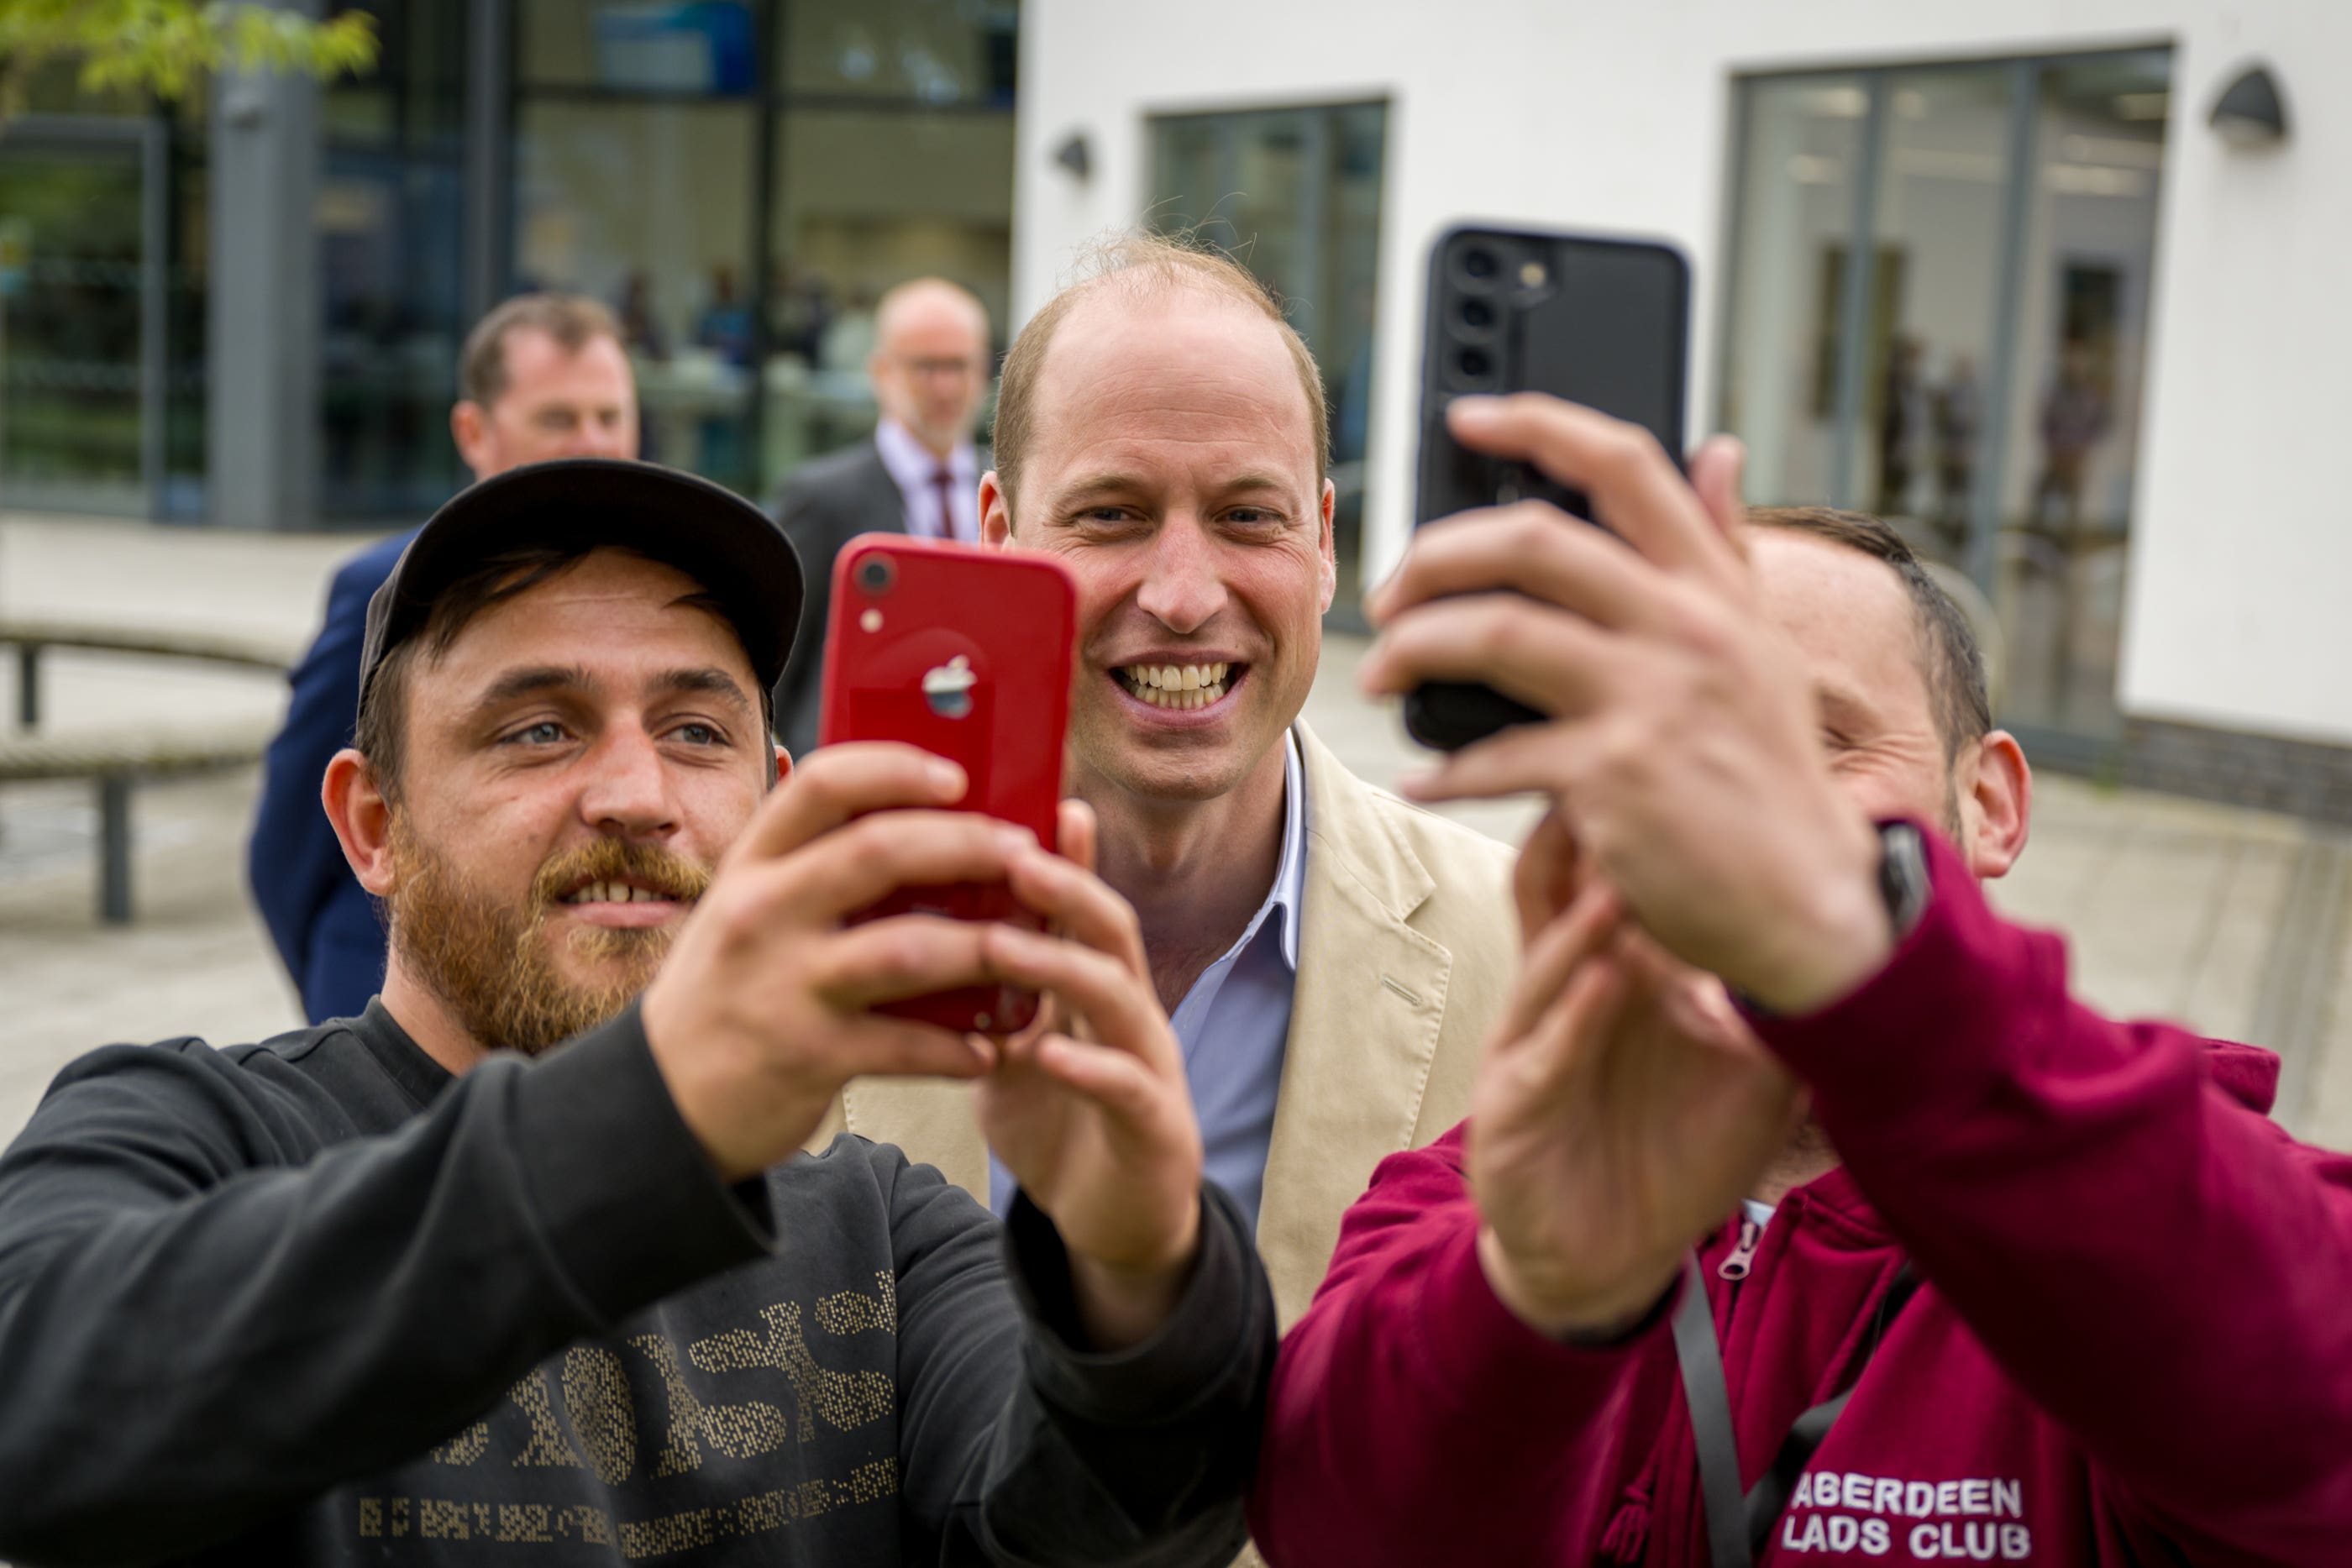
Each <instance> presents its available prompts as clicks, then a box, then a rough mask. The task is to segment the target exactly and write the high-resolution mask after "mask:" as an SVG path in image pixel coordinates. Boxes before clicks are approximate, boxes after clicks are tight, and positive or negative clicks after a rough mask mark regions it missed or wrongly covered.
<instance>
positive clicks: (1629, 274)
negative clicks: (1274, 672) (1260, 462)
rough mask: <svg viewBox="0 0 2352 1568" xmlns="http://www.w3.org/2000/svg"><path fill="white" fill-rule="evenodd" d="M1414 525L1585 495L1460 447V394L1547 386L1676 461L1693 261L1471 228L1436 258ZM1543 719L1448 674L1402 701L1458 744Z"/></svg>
mask: <svg viewBox="0 0 2352 1568" xmlns="http://www.w3.org/2000/svg"><path fill="white" fill-rule="evenodd" d="M1428 293H1429V299H1428V315H1427V318H1426V320H1425V322H1424V325H1423V336H1422V371H1421V459H1420V471H1419V475H1418V480H1419V483H1418V485H1417V486H1416V495H1415V500H1414V507H1413V523H1414V526H1415V527H1418V526H1420V525H1421V524H1423V523H1427V522H1433V521H1434V520H1435V519H1437V518H1439V517H1451V516H1453V515H1454V513H1456V512H1462V511H1467V510H1469V509H1471V508H1473V507H1492V506H1496V505H1499V504H1503V503H1507V502H1510V501H1516V500H1520V499H1534V500H1544V501H1549V502H1550V503H1551V504H1552V505H1554V506H1556V507H1559V509H1560V510H1561V511H1563V512H1566V513H1567V514H1569V515H1570V517H1590V515H1591V512H1590V507H1588V505H1587V503H1586V500H1585V497H1583V496H1582V495H1580V494H1579V493H1578V492H1576V491H1574V490H1570V489H1569V488H1568V487H1566V486H1562V485H1559V484H1557V483H1555V482H1553V481H1552V480H1551V479H1549V478H1548V477H1547V476H1544V475H1543V474H1542V473H1541V472H1540V471H1538V470H1537V469H1536V468H1535V467H1533V466H1532V465H1528V464H1525V463H1519V462H1516V461H1511V460H1507V459H1500V458H1494V457H1488V456H1486V455H1483V454H1479V453H1475V452H1469V451H1465V449H1463V448H1462V447H1460V446H1458V445H1456V444H1454V437H1453V435H1452V434H1450V433H1449V432H1448V431H1447V430H1446V428H1445V405H1446V404H1447V403H1448V402H1452V401H1453V399H1454V398H1455V397H1456V396H1459V395H1461V394H1463V393H1465V392H1550V393H1552V394H1553V395H1555V396H1557V397H1562V398H1566V399H1567V400H1569V401H1570V402H1580V403H1584V404H1587V405H1588V406H1591V407H1593V408H1597V409H1599V410H1601V412H1602V413H1611V414H1615V415H1616V416H1617V417H1619V418H1620V419H1630V420H1632V421H1633V422H1634V423H1637V424H1640V425H1642V426H1643V427H1644V428H1646V429H1647V430H1648V431H1649V432H1650V433H1651V434H1653V435H1655V436H1656V437H1657V438H1658V440H1659V442H1660V444H1663V445H1664V447H1665V449H1666V450H1667V451H1668V452H1669V453H1671V454H1673V455H1675V458H1676V459H1677V460H1679V459H1680V458H1681V455H1682V451H1683V403H1684V384H1685V378H1686V375H1687V361H1688V358H1689V332H1690V264H1689V263H1688V262H1687V261H1685V259H1684V257H1683V255H1682V253H1681V252H1680V251H1678V250H1675V248H1674V247H1673V246H1666V245H1660V244H1656V243H1654V242H1651V241H1644V240H1627V239H1612V238H1605V237H1601V236H1598V235H1573V234H1558V233H1550V232H1547V231H1542V230H1535V229H1507V228H1500V227H1493V226H1486V225H1463V226H1461V227H1458V228H1453V229H1449V230H1447V231H1446V232H1445V233H1444V234H1443V235H1439V236H1438V239H1437V243H1436V244H1435V245H1434V246H1432V247H1431V249H1430V254H1429V289H1428ZM1541 717H1542V715H1540V714H1538V713H1537V712H1536V711H1535V710H1534V709H1533V708H1530V707H1528V706H1525V705H1523V704H1521V703H1518V702H1516V701H1514V700H1512V699H1511V698H1509V697H1507V696H1505V695H1502V694H1501V693H1500V692H1496V691H1494V690H1492V689H1490V688H1488V687H1486V686H1480V685H1466V684H1463V683H1456V682H1444V683H1438V684H1433V685H1426V686H1423V687H1421V688H1420V689H1418V690H1416V691H1414V692H1412V693H1411V694H1409V695H1407V696H1406V698H1405V705H1404V718H1405V728H1406V729H1407V730H1408V731H1409V732H1410V733H1411V734H1412V737H1413V738H1414V739H1416V740H1418V741H1420V742H1421V743H1422V744H1423V745H1424V746H1433V747H1439V748H1440V749H1442V750H1446V751H1454V750H1458V749H1460V748H1461V747H1465V746H1467V745H1469V744H1470V743H1471V742H1473V741H1475V740H1482V739H1484V738H1486V737H1487V736H1490V735H1492V734H1494V733H1495V732H1496V730H1498V729H1502V728H1504V727H1507V726H1509V725H1513V724H1524V723H1527V722H1528V721H1530V720H1534V719H1539V718H1541Z"/></svg>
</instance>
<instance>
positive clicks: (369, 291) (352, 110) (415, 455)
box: [316, 0, 467, 521]
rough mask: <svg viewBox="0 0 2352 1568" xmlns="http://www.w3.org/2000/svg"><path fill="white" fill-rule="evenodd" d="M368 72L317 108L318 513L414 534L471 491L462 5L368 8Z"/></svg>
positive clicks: (388, 1) (408, 0)
mask: <svg viewBox="0 0 2352 1568" xmlns="http://www.w3.org/2000/svg"><path fill="white" fill-rule="evenodd" d="M364 9H366V10H369V11H372V12H373V13H374V14H375V17H376V26H377V29H378V35H379V37H381V38H382V40H383V53H382V56H381V57H380V59H379V61H378V64H377V68H376V69H375V70H373V72H370V73H369V74H367V75H365V76H362V77H359V78H344V79H341V80H338V81H336V82H334V83H332V84H331V85H330V86H329V87H328V88H326V89H325V90H324V91H322V92H321V93H320V103H319V118H320V128H321V130H322V131H323V132H324V137H325V143H326V146H325V153H324V156H323V158H322V161H321V163H320V171H319V192H318V202H317V214H316V222H317V226H318V235H319V263H320V271H319V290H320V333H319V356H320V365H319V393H320V419H321V422H322V423H321V425H320V447H319V460H320V484H319V502H320V509H321V510H322V511H323V512H324V513H325V514H326V515H327V516H329V517H337V518H352V519H359V520H363V521H413V520H415V518H416V517H419V516H421V515H423V514H425V513H428V512H430V511H431V510H432V509H433V508H434V507H437V506H438V505H440V504H441V502H442V501H443V500H445V499H446V498H447V497H448V496H449V494H450V493H451V492H452V491H454V490H455V489H457V486H459V485H460V484H462V483H463V482H464V479H465V472H464V470H463V468H461V467H460V466H459V465H458V462H457V448H456V446H455V444H453V443H452V442H451V440H450V438H449V404H450V402H452V400H453V399H454V397H455V395H456V390H457V349H458V345H459V344H460V343H461V342H463V341H464V340H465V333H466V327H467V322H466V320H465V298H464V287H463V283H462V267H463V264H464V256H465V245H464V237H465V135H466V107H465V94H466V69H465V48H466V44H467V36H466V26H467V21H466V7H465V5H463V4H462V0H375V3H374V4H372V5H367V6H365V7H364Z"/></svg>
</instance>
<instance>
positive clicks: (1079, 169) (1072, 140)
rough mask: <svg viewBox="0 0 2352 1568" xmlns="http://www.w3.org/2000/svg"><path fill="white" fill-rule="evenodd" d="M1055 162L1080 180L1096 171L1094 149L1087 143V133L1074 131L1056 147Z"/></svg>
mask: <svg viewBox="0 0 2352 1568" xmlns="http://www.w3.org/2000/svg"><path fill="white" fill-rule="evenodd" d="M1054 162H1056V163H1059V164H1060V165H1061V166H1062V167H1063V168H1065V169H1067V170H1068V171H1069V172H1071V173H1072V174H1073V175H1075V176H1076V178H1077V179H1079V180H1080V181H1084V180H1085V179H1086V177H1087V175H1088V174H1091V173H1093V172H1094V167H1095V158H1094V149H1093V148H1091V147H1089V146H1088V145H1087V133H1086V132H1085V131H1071V132H1070V134H1069V135H1068V136H1066V137H1065V138H1064V139H1063V141H1062V144H1061V145H1060V146H1059V147H1056V148H1055V149H1054Z"/></svg>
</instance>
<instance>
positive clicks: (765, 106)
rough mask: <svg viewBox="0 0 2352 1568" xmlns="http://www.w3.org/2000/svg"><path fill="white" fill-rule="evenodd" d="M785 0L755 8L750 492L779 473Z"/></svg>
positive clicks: (762, 490)
mask: <svg viewBox="0 0 2352 1568" xmlns="http://www.w3.org/2000/svg"><path fill="white" fill-rule="evenodd" d="M781 12H782V4H781V0H762V3H761V4H760V5H757V6H755V7H754V8H753V10H752V13H751V17H752V20H751V83H752V86H751V93H752V102H753V104H754V106H755V107H754V111H753V115H752V134H753V135H755V136H757V137H758V138H759V141H757V142H756V143H755V144H754V145H753V146H752V149H751V255H750V256H747V257H746V258H745V264H746V265H747V266H748V267H750V268H751V277H748V278H746V279H745V280H744V282H745V285H746V287H745V288H744V290H743V298H744V302H745V305H746V306H747V308H749V309H750V310H751V350H750V352H749V353H748V354H747V355H746V356H745V358H746V359H748V360H749V361H751V363H750V367H749V368H750V370H751V395H750V398H749V400H748V401H747V402H745V404H744V406H743V408H742V409H741V410H740V417H741V418H742V420H743V422H744V423H745V425H746V426H747V428H746V429H745V431H744V442H745V447H746V450H747V451H748V453H749V454H750V459H751V462H750V471H751V473H750V477H751V493H752V496H753V497H755V498H756V497H761V496H763V495H765V494H766V493H767V489H768V486H771V485H772V484H775V483H777V482H779V481H781V480H782V478H783V476H782V475H781V474H777V475H771V474H769V473H768V472H767V456H768V351H769V342H768V328H769V315H768V312H769V309H770V307H771V303H772V302H771V301H770V300H769V298H768V287H769V283H770V274H772V272H773V271H774V270H775V235H774V229H775V202H776V169H777V165H778V160H777V158H776V127H777V125H778V124H779V123H780V122H781V120H782V109H781V108H780V107H779V103H778V100H779V99H780V98H781V97H782V89H783V83H782V80H781V79H779V78H780V76H781V73H780V72H779V70H778V69H777V66H776V55H777V49H776V40H777V38H778V37H779V36H781V34H782V16H781Z"/></svg>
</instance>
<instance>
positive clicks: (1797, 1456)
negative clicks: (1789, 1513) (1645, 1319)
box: [1675, 1254, 1919, 1568]
mask: <svg viewBox="0 0 2352 1568" xmlns="http://www.w3.org/2000/svg"><path fill="white" fill-rule="evenodd" d="M1683 1276H1684V1279H1683V1299H1682V1301H1680V1302H1679V1303H1677V1304H1676V1305H1675V1360H1676V1361H1677V1362H1679V1363H1680V1364H1682V1374H1683V1400H1684V1403H1685V1404H1686V1405H1687V1406H1689V1407H1690V1419H1691V1438H1692V1441H1693V1443H1694V1444H1695V1445H1696V1448H1697V1449H1698V1486H1699V1495H1700V1497H1701V1499H1702V1500H1704V1501H1705V1503H1706V1540H1707V1552H1708V1560H1709V1561H1710V1562H1711V1563H1713V1564H1714V1568H1754V1565H1755V1562H1756V1554H1757V1553H1758V1552H1761V1551H1762V1550H1763V1549H1764V1543H1765V1542H1766V1541H1768V1540H1769V1539H1770V1537H1771V1534H1772V1525H1773V1523H1774V1521H1777V1520H1779V1518H1780V1511H1781V1510H1782V1509H1784V1508H1786V1507H1788V1506H1789V1499H1790V1496H1791V1495H1792V1494H1793V1493H1794V1492H1795V1491H1796V1489H1797V1478H1798V1477H1799V1476H1801V1475H1802V1474H1804V1471H1805V1467H1806V1466H1807V1465H1808V1464H1810V1463H1811V1462H1812V1458H1813V1453H1814V1450H1815V1449H1817V1448H1820V1447H1821V1446H1822V1438H1824V1437H1828V1436H1829V1435H1830V1427H1831V1426H1832V1423H1834V1422H1835V1421H1836V1420H1837V1418H1838V1413H1839V1412H1840V1411H1842V1410H1843V1409H1844V1408H1845V1402H1846V1401H1847V1400H1848V1399H1851V1398H1853V1385H1852V1384H1849V1385H1847V1386H1846V1390H1845V1392H1844V1393H1843V1394H1841V1395H1839V1396H1837V1397H1836V1398H1834V1399H1824V1400H1822V1402H1821V1403H1820V1404H1819V1405H1816V1406H1813V1407H1812V1408H1811V1409H1810V1410H1808V1411H1806V1412H1805V1413H1804V1414H1803V1415H1801V1416H1798V1417H1797V1418H1796V1420H1795V1421H1794V1422H1792V1423H1791V1424H1790V1427H1789V1435H1788V1437H1785V1438H1783V1439H1781V1442H1780V1452H1779V1453H1778V1454H1776V1455H1774V1456H1773V1458H1772V1466H1771V1469H1768V1470H1766V1471H1765V1472H1764V1473H1763V1474H1762V1475H1761V1476H1759V1477H1758V1478H1757V1479H1756V1485H1755V1486H1754V1487H1753V1488H1751V1489H1749V1490H1748V1492H1747V1493H1746V1494H1745V1495H1744V1496H1743V1495H1742V1494H1741V1492H1740V1490H1739V1440H1738V1437H1737V1436H1736V1435H1735V1434H1734V1433H1733V1431H1732V1427H1731V1395H1730V1391H1729V1388H1728V1386H1727V1385H1726V1384H1725V1382H1724V1380H1723V1351H1722V1349H1721V1348H1720V1347H1719V1346H1718V1345H1717V1343H1715V1309H1714V1308H1713V1307H1712V1306H1710V1305H1709V1304H1708V1303H1707V1299H1706V1276H1705V1275H1704V1274H1702V1273H1701V1272H1700V1271H1699V1266H1698V1258H1697V1256H1696V1254H1694V1255H1692V1256H1691V1257H1689V1258H1687V1259H1685V1260H1684V1262H1683ZM1918 1283H1919V1280H1918V1276H1917V1275H1916V1274H1914V1273H1913V1272H1912V1271H1911V1265H1910V1264H1909V1263H1907V1262H1906V1263H1905V1264H1904V1265H1903V1267H1902V1269H1901V1270H1898V1271H1897V1272H1896V1274H1895V1282H1894V1283H1893V1284H1891V1285H1889V1286H1888V1287H1887V1288H1886V1294H1885V1297H1884V1298H1882V1299H1881V1300H1880V1301H1879V1303H1878V1312H1877V1313H1876V1316H1875V1319H1874V1322H1872V1324H1871V1329H1870V1338H1869V1340H1868V1341H1867V1342H1866V1343H1864V1345H1863V1347H1862V1354H1861V1355H1860V1356H1859V1357H1858V1358H1857V1359H1856V1360H1855V1363H1854V1373H1853V1377H1854V1383H1860V1382H1861V1381H1862V1373H1863V1369H1864V1367H1866V1366H1868V1365H1869V1364H1870V1358H1871V1357H1872V1356H1873V1355H1875V1354H1877V1353H1878V1344H1879V1342H1880V1341H1881V1340H1883V1339H1885V1337H1886V1328H1887V1325H1888V1324H1889V1323H1891V1322H1894V1321H1895V1313H1897V1312H1901V1311H1902V1310H1903V1305H1904V1303H1905V1302H1906V1301H1909V1300H1910V1299H1911V1292H1912V1291H1914V1290H1915V1289H1916V1288H1917V1286H1918Z"/></svg>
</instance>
